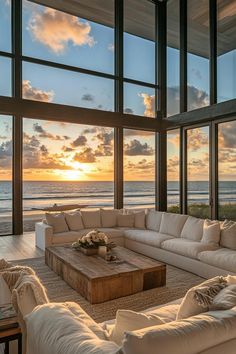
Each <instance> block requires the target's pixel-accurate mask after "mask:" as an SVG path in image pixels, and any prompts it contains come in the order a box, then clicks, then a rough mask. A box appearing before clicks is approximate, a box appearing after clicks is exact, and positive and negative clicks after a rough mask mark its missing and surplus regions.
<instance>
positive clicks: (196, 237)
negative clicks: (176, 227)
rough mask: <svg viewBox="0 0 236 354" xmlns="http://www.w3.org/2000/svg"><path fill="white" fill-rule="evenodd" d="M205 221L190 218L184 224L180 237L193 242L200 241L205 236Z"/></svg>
mask: <svg viewBox="0 0 236 354" xmlns="http://www.w3.org/2000/svg"><path fill="white" fill-rule="evenodd" d="M203 224H204V220H203V219H198V218H195V217H194V216H189V217H188V219H187V221H186V223H185V224H184V227H183V230H182V232H181V235H180V237H183V238H186V239H187V240H191V241H200V240H201V238H202V234H203Z"/></svg>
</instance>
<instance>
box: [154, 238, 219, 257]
mask: <svg viewBox="0 0 236 354" xmlns="http://www.w3.org/2000/svg"><path fill="white" fill-rule="evenodd" d="M161 248H163V249H164V250H167V251H170V252H173V253H177V254H181V255H182V256H185V257H189V258H194V259H197V256H198V253H199V252H202V251H206V250H211V249H215V246H212V245H205V244H203V243H201V242H196V241H190V240H187V239H184V238H173V239H171V240H166V241H164V242H163V243H162V244H161Z"/></svg>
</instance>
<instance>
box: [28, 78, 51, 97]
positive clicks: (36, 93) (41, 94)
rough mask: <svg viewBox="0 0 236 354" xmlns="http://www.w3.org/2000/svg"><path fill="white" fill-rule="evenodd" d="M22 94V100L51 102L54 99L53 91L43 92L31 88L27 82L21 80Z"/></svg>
mask: <svg viewBox="0 0 236 354" xmlns="http://www.w3.org/2000/svg"><path fill="white" fill-rule="evenodd" d="M22 93H23V98H26V99H28V100H34V101H43V102H52V101H53V97H54V92H53V91H43V90H40V89H37V88H36V87H32V85H31V82H30V81H29V80H23V84H22Z"/></svg>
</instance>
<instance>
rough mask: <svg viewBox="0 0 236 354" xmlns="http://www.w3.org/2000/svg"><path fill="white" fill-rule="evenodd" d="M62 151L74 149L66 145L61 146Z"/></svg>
mask: <svg viewBox="0 0 236 354" xmlns="http://www.w3.org/2000/svg"><path fill="white" fill-rule="evenodd" d="M62 151H64V152H71V151H74V149H73V148H71V147H68V146H65V145H64V146H63V147H62Z"/></svg>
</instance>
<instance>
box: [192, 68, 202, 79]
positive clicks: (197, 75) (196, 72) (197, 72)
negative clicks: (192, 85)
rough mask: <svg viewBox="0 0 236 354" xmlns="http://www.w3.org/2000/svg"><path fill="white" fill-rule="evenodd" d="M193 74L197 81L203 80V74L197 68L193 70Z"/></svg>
mask: <svg viewBox="0 0 236 354" xmlns="http://www.w3.org/2000/svg"><path fill="white" fill-rule="evenodd" d="M192 73H193V74H194V75H195V76H196V78H197V79H199V80H201V79H202V74H201V71H200V70H198V69H196V68H192Z"/></svg>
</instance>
